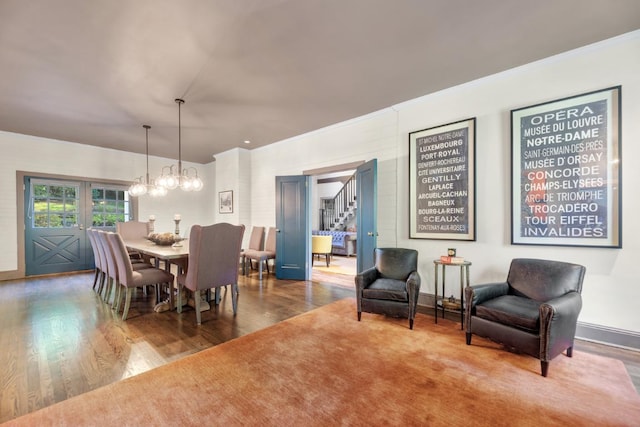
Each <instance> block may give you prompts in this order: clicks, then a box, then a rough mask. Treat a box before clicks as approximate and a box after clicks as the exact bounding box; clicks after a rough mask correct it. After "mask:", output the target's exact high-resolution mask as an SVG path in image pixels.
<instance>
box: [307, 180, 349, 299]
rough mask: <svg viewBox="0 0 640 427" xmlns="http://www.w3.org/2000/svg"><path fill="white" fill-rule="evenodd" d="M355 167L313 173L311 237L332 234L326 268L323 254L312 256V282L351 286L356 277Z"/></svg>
mask: <svg viewBox="0 0 640 427" xmlns="http://www.w3.org/2000/svg"><path fill="white" fill-rule="evenodd" d="M355 172H356V169H355V168H351V169H345V170H339V171H336V170H334V171H331V172H324V173H320V172H316V173H314V174H312V175H311V176H312V191H311V192H312V215H313V218H312V234H330V233H336V236H335V237H334V236H333V234H331V235H332V237H334V238H333V242H332V243H333V245H334V246H333V250H332V253H331V255H330V256H329V265H327V263H326V259H325V256H324V255H321V256H314V259H313V262H312V279H313V280H315V281H319V282H323V281H326V282H336V283H338V284H344V285H347V286H350V287H353V283H354V279H353V277H354V276H355V274H356V271H357V270H356V265H357V263H356V261H357V251H356V247H355V239H356V229H357V219H356V215H355V213H356V210H357V200H356V187H355ZM344 233H348V237H346V236H344Z"/></svg>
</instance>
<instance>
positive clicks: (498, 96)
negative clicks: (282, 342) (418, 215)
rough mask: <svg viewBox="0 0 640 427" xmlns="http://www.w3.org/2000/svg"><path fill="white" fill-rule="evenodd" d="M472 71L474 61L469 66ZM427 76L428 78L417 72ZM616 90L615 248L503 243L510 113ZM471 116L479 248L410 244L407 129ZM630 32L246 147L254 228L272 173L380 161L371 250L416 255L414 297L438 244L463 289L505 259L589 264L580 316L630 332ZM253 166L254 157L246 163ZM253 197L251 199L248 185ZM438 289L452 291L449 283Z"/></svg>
mask: <svg viewBox="0 0 640 427" xmlns="http://www.w3.org/2000/svg"><path fill="white" fill-rule="evenodd" d="M469 66H473V64H469ZM425 78H426V77H425ZM615 85H622V164H623V166H622V174H623V184H622V200H623V210H622V216H623V222H622V224H623V245H624V247H623V249H598V248H580V247H557V246H546V247H543V246H522V245H518V246H512V245H511V244H510V144H511V143H510V125H509V123H510V122H509V121H510V110H511V109H514V108H519V107H524V106H527V105H532V104H536V103H540V102H545V101H551V100H554V99H557V98H563V97H567V96H571V95H577V94H581V93H584V92H589V91H592V90H597V89H603V88H607V87H610V86H615ZM469 117H476V118H477V140H476V144H477V146H476V153H477V157H476V160H477V166H476V167H477V172H476V184H477V207H476V209H477V213H476V215H477V241H475V242H460V241H456V242H452V241H436V240H422V239H409V238H408V218H409V213H408V205H409V201H408V171H407V168H408V134H409V132H412V131H416V130H420V129H424V128H428V127H433V126H437V125H441V124H446V123H450V122H453V121H456V120H460V119H466V118H469ZM637 117H640V31H638V32H633V33H629V34H627V35H624V36H621V37H618V38H615V39H611V40H607V41H604V42H601V43H598V44H595V45H591V46H587V47H585V48H582V49H578V50H575V51H571V52H568V53H565V54H562V55H558V56H555V57H551V58H547V59H545V60H542V61H539V62H536V63H532V64H528V65H526V66H523V67H519V68H517V69H513V70H509V71H507V72H503V73H500V74H497V75H493V76H490V77H487V78H483V79H480V80H477V81H473V82H469V83H467V84H464V85H460V86H457V87H453V88H450V89H447V90H443V91H441V92H438V93H435V94H432V95H429V96H425V97H422V98H419V99H414V100H411V101H408V102H406V103H403V104H399V105H395V106H392V107H389V108H388V109H385V110H382V111H379V112H377V113H374V114H370V115H368V116H364V117H360V118H358V119H354V120H350V121H347V122H344V123H340V124H336V125H333V126H330V127H328V128H324V129H320V130H318V131H315V132H312V133H309V134H305V135H301V136H299V137H296V138H291V139H289V140H285V141H281V142H279V143H277V144H273V145H270V146H267V147H263V148H261V149H256V150H253V151H252V152H251V153H252V156H253V161H252V185H251V187H252V189H253V191H254V197H253V198H252V222H254V223H270V222H273V221H274V220H275V219H274V215H275V213H274V212H275V207H274V204H275V186H274V185H273V184H270V183H273V182H274V179H275V178H274V177H275V176H276V175H294V174H301V173H302V171H303V170H307V169H314V168H320V167H326V166H331V165H335V164H341V163H346V162H351V161H358V160H369V159H372V158H377V159H378V198H379V199H378V200H379V202H378V232H379V238H378V245H379V246H396V245H397V246H402V247H410V248H416V249H418V250H419V252H420V258H419V259H420V265H419V270H420V274H421V276H422V279H423V287H422V291H423V292H427V293H431V294H432V293H433V292H434V278H433V263H432V260H433V259H435V258H437V257H439V256H440V255H441V254H444V253H445V251H446V248H447V247H451V246H453V247H456V248H457V249H458V253H459V254H460V255H461V256H464V257H465V258H466V259H468V260H470V261H472V262H473V266H472V267H471V281H472V284H478V283H483V282H489V281H501V280H504V279H505V278H506V274H507V270H508V267H509V263H510V260H511V259H512V258H514V257H534V258H535V257H537V258H547V259H558V260H565V261H569V262H575V263H579V264H583V265H585V266H586V267H587V276H586V278H585V283H584V290H583V297H584V307H583V310H582V313H581V315H580V321H581V322H584V323H590V324H595V325H599V326H603V327H610V328H614V329H620V330H624V331H631V332H635V333H640V316H639V315H638V314H637V313H638V309H637V307H636V304H637V301H638V300H640V283H639V282H638V279H637V275H636V274H634V273H635V272H636V270H635V269H634V261H636V260H638V259H640V251H639V246H640V221H636V220H635V215H633V213H635V212H638V211H639V210H640V199H639V198H637V197H635V191H634V190H635V186H637V185H638V184H639V183H640V168H638V167H635V166H634V164H633V163H632V162H633V159H637V158H640V144H638V143H637V142H638V141H639V140H640V121H638V120H637ZM258 158H259V159H260V161H259V162H258V161H256V159H258ZM258 187H260V189H261V190H260V192H259V193H258V194H256V189H257V188H258ZM451 276H454V274H449V278H450V279H451V282H448V283H449V284H448V290H447V292H448V293H449V292H452V291H453V292H455V291H456V286H457V277H451Z"/></svg>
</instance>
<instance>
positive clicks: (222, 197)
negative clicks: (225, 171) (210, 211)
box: [218, 190, 233, 214]
mask: <svg viewBox="0 0 640 427" xmlns="http://www.w3.org/2000/svg"><path fill="white" fill-rule="evenodd" d="M218 201H219V203H218V212H220V213H221V214H227V213H233V190H227V191H220V192H219V193H218Z"/></svg>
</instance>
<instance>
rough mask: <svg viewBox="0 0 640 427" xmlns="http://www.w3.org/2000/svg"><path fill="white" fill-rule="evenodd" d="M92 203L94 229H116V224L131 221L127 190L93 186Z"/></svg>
mask: <svg viewBox="0 0 640 427" xmlns="http://www.w3.org/2000/svg"><path fill="white" fill-rule="evenodd" d="M91 203H92V208H91V214H92V215H91V216H92V226H93V227H115V225H116V222H125V221H129V220H131V209H130V202H129V194H128V193H127V191H126V190H125V189H120V188H115V187H108V186H103V185H92V187H91Z"/></svg>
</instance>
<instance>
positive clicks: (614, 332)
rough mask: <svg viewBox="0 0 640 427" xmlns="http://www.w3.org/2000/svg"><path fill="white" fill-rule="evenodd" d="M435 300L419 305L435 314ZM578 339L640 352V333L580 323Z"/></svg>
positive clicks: (427, 296) (423, 296) (428, 296)
mask: <svg viewBox="0 0 640 427" xmlns="http://www.w3.org/2000/svg"><path fill="white" fill-rule="evenodd" d="M434 300H435V296H434V295H431V294H425V293H421V294H420V296H419V297H418V305H419V306H420V307H421V308H422V309H423V310H422V311H424V310H427V311H431V312H433V306H434ZM458 318H459V315H458ZM576 338H577V339H581V340H585V341H593V342H597V343H600V344H606V345H610V346H613V347H621V348H626V349H629V350H636V351H640V333H637V332H631V331H625V330H623V329H616V328H609V327H606V326H600V325H594V324H591V323H585V322H578V327H577V329H576Z"/></svg>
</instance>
